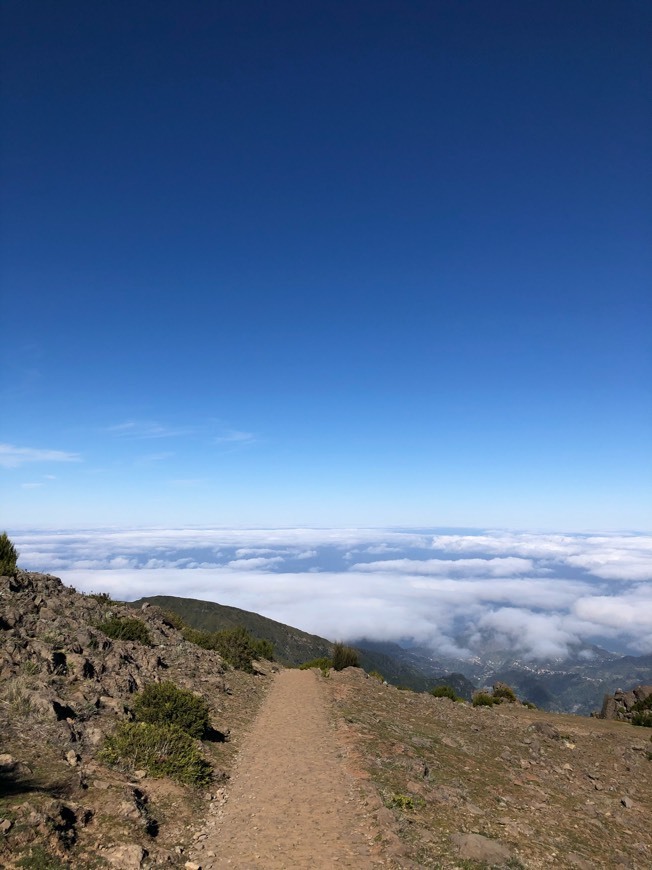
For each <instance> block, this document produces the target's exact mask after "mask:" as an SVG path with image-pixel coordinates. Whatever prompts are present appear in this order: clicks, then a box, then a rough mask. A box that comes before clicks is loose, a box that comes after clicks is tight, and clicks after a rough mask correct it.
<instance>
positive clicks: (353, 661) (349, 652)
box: [333, 643, 360, 671]
mask: <svg viewBox="0 0 652 870" xmlns="http://www.w3.org/2000/svg"><path fill="white" fill-rule="evenodd" d="M333 667H334V668H335V670H336V671H343V670H344V668H359V667H360V656H359V654H358V651H357V649H354V648H353V647H352V646H345V645H344V644H343V643H336V644H334V645H333Z"/></svg>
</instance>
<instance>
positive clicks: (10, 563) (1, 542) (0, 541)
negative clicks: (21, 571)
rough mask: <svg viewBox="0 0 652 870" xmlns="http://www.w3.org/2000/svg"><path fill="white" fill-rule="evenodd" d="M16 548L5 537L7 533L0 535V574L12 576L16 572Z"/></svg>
mask: <svg viewBox="0 0 652 870" xmlns="http://www.w3.org/2000/svg"><path fill="white" fill-rule="evenodd" d="M17 561H18V550H16V548H15V547H14V545H13V544H12V543H11V541H10V540H9V538H8V537H7V533H6V532H3V533H2V534H1V535H0V576H7V577H13V575H14V574H15V573H16V563H17Z"/></svg>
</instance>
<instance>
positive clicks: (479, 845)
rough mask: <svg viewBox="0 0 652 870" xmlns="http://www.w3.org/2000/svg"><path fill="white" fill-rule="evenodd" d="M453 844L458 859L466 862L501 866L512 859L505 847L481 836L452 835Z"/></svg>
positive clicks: (496, 841)
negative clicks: (482, 862) (457, 852)
mask: <svg viewBox="0 0 652 870" xmlns="http://www.w3.org/2000/svg"><path fill="white" fill-rule="evenodd" d="M451 840H452V842H453V844H454V845H455V846H456V847H457V849H458V851H459V853H460V857H461V858H464V859H466V860H467V861H484V862H485V863H487V864H503V863H504V862H505V861H509V860H510V858H511V857H512V853H511V851H510V850H509V849H508V848H507V846H503V844H502V843H499V842H498V840H491V839H489V837H484V836H483V835H482V834H453V835H452V836H451Z"/></svg>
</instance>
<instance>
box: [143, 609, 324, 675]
mask: <svg viewBox="0 0 652 870" xmlns="http://www.w3.org/2000/svg"><path fill="white" fill-rule="evenodd" d="M145 602H148V603H149V604H155V605H156V606H157V607H160V608H161V609H163V610H171V611H172V612H173V613H176V614H177V615H178V616H180V617H181V619H183V621H184V622H185V623H186V625H189V626H190V627H191V628H197V629H200V630H201V631H221V630H222V629H225V628H234V627H235V626H238V625H242V626H244V627H245V628H246V629H247V631H249V632H250V633H251V634H253V635H254V637H258V638H265V639H266V640H271V642H272V643H273V644H274V649H275V653H276V659H277V660H278V661H279V662H280V663H281V664H284V665H299V664H302V663H303V662H307V661H310V660H311V659H316V658H320V657H322V656H330V655H331V652H332V650H333V644H332V643H331V642H330V641H329V640H326V638H323V637H318V636H317V635H316V634H308V633H307V632H305V631H301V630H300V629H298V628H292V627H291V626H289V625H283V623H282V622H276V621H275V620H273V619H267V617H265V616H260V615H259V614H258V613H252V612H251V611H249V610H240V609H239V608H238V607H228V606H227V605H226V604H216V603H215V602H213V601H199V600H196V599H194V598H177V597H176V596H173V595H150V596H148V597H147V598H139V599H138V601H132V602H130V603H131V605H132V606H133V607H140V606H141V605H142V604H144V603H145Z"/></svg>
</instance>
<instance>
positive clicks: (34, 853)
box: [18, 846, 69, 870]
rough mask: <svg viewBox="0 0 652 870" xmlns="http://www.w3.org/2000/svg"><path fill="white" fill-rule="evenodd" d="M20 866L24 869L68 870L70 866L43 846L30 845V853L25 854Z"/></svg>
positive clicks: (19, 863)
mask: <svg viewBox="0 0 652 870" xmlns="http://www.w3.org/2000/svg"><path fill="white" fill-rule="evenodd" d="M18 866H19V867H22V868H23V870H68V867H69V865H68V864H64V863H63V862H62V861H60V860H59V858H57V856H56V855H53V854H52V853H51V852H48V851H47V849H44V848H43V846H30V850H29V855H25V856H23V857H22V858H21V859H20V861H19V862H18Z"/></svg>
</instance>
